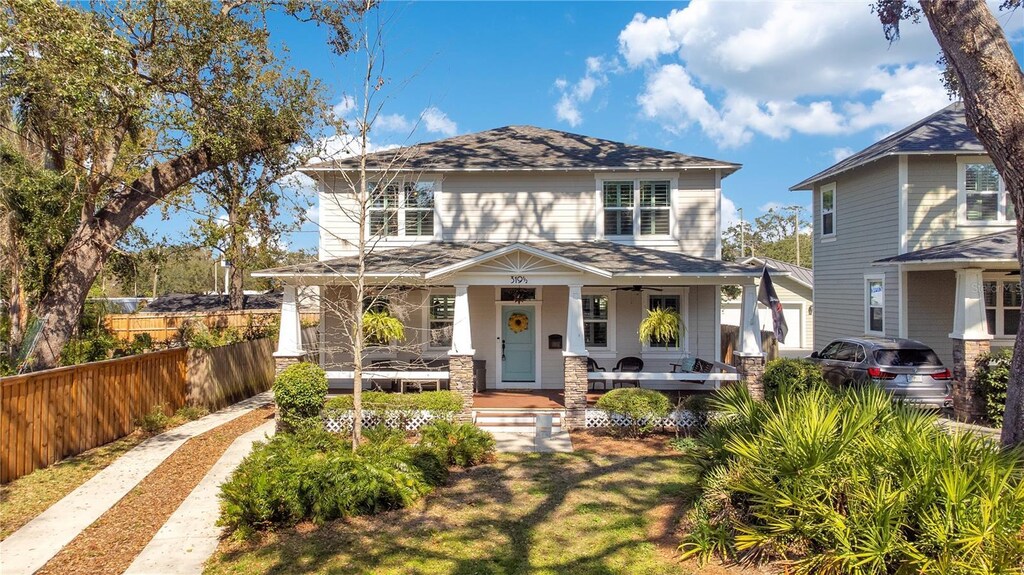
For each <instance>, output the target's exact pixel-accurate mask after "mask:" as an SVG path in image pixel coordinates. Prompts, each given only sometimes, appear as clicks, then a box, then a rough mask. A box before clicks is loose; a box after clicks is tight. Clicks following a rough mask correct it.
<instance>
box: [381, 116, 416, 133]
mask: <svg viewBox="0 0 1024 575" xmlns="http://www.w3.org/2000/svg"><path fill="white" fill-rule="evenodd" d="M371 129H372V130H380V131H383V132H411V131H412V129H413V123H412V122H411V121H410V120H409V119H408V118H406V117H405V116H403V115H402V114H381V115H379V116H377V119H376V120H374V122H373V126H372V127H371Z"/></svg>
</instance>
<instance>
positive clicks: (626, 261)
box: [252, 240, 761, 280]
mask: <svg viewBox="0 0 1024 575" xmlns="http://www.w3.org/2000/svg"><path fill="white" fill-rule="evenodd" d="M516 250H520V251H523V252H526V253H528V254H530V255H534V256H539V257H541V258H545V259H548V260H549V261H552V262H555V263H560V264H562V265H566V267H569V268H570V269H576V270H579V271H585V272H589V273H593V274H595V275H599V276H602V277H607V278H612V277H616V276H621V277H627V278H630V277H640V276H657V277H683V276H690V277H696V276H714V277H719V276H728V277H757V276H758V275H760V273H761V272H760V270H755V269H751V268H750V266H746V265H742V264H738V263H732V262H723V261H720V260H712V259H706V258H699V257H695V256H688V255H685V254H680V253H674V252H665V251H661V250H655V249H651V248H642V247H637V246H627V245H622V244H616V243H613V242H609V241H604V240H600V241H590V242H529V243H517V242H513V243H495V242H474V243H463V242H433V243H428V244H422V245H418V246H414V247H408V248H397V249H389V250H385V249H378V250H376V251H374V252H372V253H370V254H369V255H368V256H367V258H366V273H367V275H369V276H371V277H388V278H390V277H403V278H409V279H411V280H425V279H432V278H434V277H437V276H438V275H444V274H448V273H455V272H457V271H459V270H461V269H463V268H464V267H466V266H465V265H464V264H466V263H467V262H469V265H470V266H472V265H478V264H481V263H484V262H487V261H490V260H492V259H494V258H495V257H497V256H499V255H502V254H507V253H509V252H512V251H516ZM356 264H357V258H356V257H355V256H347V257H341V258H336V259H332V260H326V261H322V262H312V263H305V264H297V265H292V266H284V267H278V268H272V269H268V270H261V271H258V272H253V274H252V275H253V276H256V277H296V278H299V277H310V278H313V277H341V276H351V275H353V274H354V273H355V272H356ZM570 264H571V265H570Z"/></svg>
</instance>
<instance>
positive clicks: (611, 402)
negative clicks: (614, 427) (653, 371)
mask: <svg viewBox="0 0 1024 575" xmlns="http://www.w3.org/2000/svg"><path fill="white" fill-rule="evenodd" d="M670 407H671V406H670V404H669V401H668V398H667V397H665V395H664V394H662V393H659V392H657V391H655V390H653V389H643V388H639V387H627V388H620V389H613V390H611V391H609V392H608V393H606V394H604V395H602V396H601V397H600V399H598V400H597V408H598V409H600V410H603V411H606V412H608V413H609V414H617V415H620V416H622V417H623V418H625V419H626V425H625V426H623V427H622V428H621V430H622V431H623V433H625V435H626V436H628V437H641V436H643V435H646V434H648V433H650V432H651V431H652V430H653V429H654V428H655V426H656V421H657V420H658V419H661V418H663V417H665V416H666V415H668V411H669V409H670Z"/></svg>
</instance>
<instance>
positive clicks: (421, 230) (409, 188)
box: [369, 182, 434, 237]
mask: <svg viewBox="0 0 1024 575" xmlns="http://www.w3.org/2000/svg"><path fill="white" fill-rule="evenodd" d="M369 212H370V235H373V236H383V237H432V236H433V235H434V183H433V182H405V183H390V184H385V185H377V186H375V187H374V190H373V192H372V195H371V198H370V208H369Z"/></svg>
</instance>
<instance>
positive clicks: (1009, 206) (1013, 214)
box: [1003, 192, 1017, 222]
mask: <svg viewBox="0 0 1024 575" xmlns="http://www.w3.org/2000/svg"><path fill="white" fill-rule="evenodd" d="M1003 199H1004V200H1005V201H1006V219H1007V220H1009V221H1011V222H1012V221H1014V220H1016V219H1017V210H1016V209H1015V208H1014V207H1013V198H1012V197H1010V192H1006V194H1004V196H1003Z"/></svg>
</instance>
